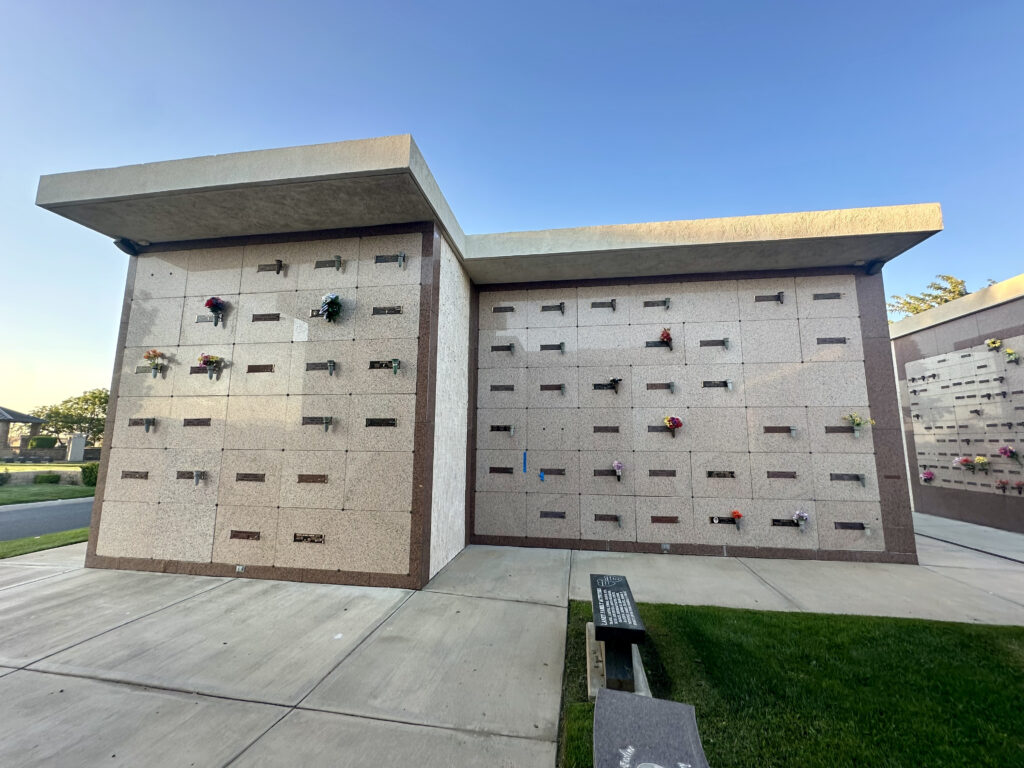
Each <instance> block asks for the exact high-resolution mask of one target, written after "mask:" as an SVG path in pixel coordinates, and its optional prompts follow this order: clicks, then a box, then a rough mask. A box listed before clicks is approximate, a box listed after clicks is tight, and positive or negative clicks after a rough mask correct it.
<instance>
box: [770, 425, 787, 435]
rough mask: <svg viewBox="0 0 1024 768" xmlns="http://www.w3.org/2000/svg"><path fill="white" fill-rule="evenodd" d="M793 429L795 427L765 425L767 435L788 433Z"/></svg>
mask: <svg viewBox="0 0 1024 768" xmlns="http://www.w3.org/2000/svg"><path fill="white" fill-rule="evenodd" d="M792 431H793V427H765V428H764V433H765V434H766V435H788V434H789V433H790V432H792Z"/></svg>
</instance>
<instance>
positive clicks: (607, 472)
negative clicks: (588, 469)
mask: <svg viewBox="0 0 1024 768" xmlns="http://www.w3.org/2000/svg"><path fill="white" fill-rule="evenodd" d="M594 477H615V470H614V469H595V470H594Z"/></svg>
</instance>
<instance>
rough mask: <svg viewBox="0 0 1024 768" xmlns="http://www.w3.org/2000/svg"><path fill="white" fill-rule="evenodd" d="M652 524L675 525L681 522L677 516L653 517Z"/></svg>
mask: <svg viewBox="0 0 1024 768" xmlns="http://www.w3.org/2000/svg"><path fill="white" fill-rule="evenodd" d="M651 522H652V523H654V524H658V523H662V524H668V525H673V524H675V523H678V522H679V518H678V517H676V516H675V515H651Z"/></svg>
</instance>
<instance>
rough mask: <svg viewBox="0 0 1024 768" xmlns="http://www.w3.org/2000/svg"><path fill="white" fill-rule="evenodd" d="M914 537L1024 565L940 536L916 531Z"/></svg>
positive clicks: (1021, 562)
mask: <svg viewBox="0 0 1024 768" xmlns="http://www.w3.org/2000/svg"><path fill="white" fill-rule="evenodd" d="M914 535H915V536H923V537H924V538H926V539H932V540H933V541H941V542H942V543H943V544H952V545H953V546H954V547H962V548H963V549H969V550H971V551H972V552H980V553H981V554H983V555H991V556H992V557H998V558H1000V559H1001V560H1009V561H1010V562H1011V563H1019V564H1020V565H1024V560H1018V559H1017V558H1015V557H1010V556H1009V555H1000V554H998V553H996V552H989V551H988V550H987V549H978V548H977V547H971V546H968V545H967V544H961V543H960V542H959V541H950V540H949V539H940V538H939V537H938V536H932V535H931V534H928V533H921V532H920V531H917V530H915V531H914Z"/></svg>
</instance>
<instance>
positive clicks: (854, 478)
mask: <svg viewBox="0 0 1024 768" xmlns="http://www.w3.org/2000/svg"><path fill="white" fill-rule="evenodd" d="M828 479H829V480H831V481H832V482H840V481H844V480H849V481H851V482H858V483H859V482H862V481H863V480H864V475H857V474H853V473H849V472H830V473H829V476H828Z"/></svg>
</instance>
